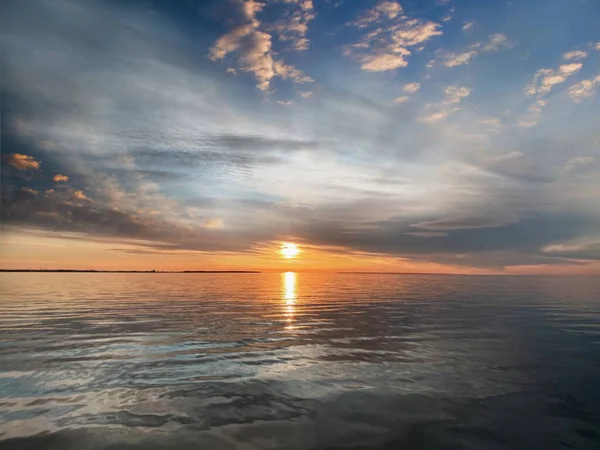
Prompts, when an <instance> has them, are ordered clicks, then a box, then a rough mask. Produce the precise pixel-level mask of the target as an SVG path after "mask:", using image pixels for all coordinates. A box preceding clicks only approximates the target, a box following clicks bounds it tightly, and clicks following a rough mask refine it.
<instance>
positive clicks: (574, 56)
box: [562, 50, 588, 61]
mask: <svg viewBox="0 0 600 450" xmlns="http://www.w3.org/2000/svg"><path fill="white" fill-rule="evenodd" d="M587 55H588V54H587V52H584V51H581V50H572V51H570V52H566V53H563V54H562V58H563V59H564V60H565V61H578V60H580V59H585V58H586V57H587Z"/></svg>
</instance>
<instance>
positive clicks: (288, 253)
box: [279, 242, 300, 259]
mask: <svg viewBox="0 0 600 450" xmlns="http://www.w3.org/2000/svg"><path fill="white" fill-rule="evenodd" d="M279 252H280V253H281V254H282V255H283V257H284V258H286V259H291V258H295V257H296V256H298V253H300V250H299V249H298V246H297V245H296V244H292V243H290V242H284V243H283V244H281V249H280V250H279Z"/></svg>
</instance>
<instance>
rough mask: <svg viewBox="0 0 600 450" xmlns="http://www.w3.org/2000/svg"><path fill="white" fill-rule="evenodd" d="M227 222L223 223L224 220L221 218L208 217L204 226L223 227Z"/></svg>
mask: <svg viewBox="0 0 600 450" xmlns="http://www.w3.org/2000/svg"><path fill="white" fill-rule="evenodd" d="M224 225H225V224H224V223H223V221H222V220H221V219H215V218H211V219H206V220H205V221H204V226H205V227H206V228H213V229H214V228H223V226H224Z"/></svg>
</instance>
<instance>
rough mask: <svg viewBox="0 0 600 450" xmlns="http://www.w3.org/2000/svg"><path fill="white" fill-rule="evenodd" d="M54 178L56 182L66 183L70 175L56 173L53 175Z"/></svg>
mask: <svg viewBox="0 0 600 450" xmlns="http://www.w3.org/2000/svg"><path fill="white" fill-rule="evenodd" d="M52 180H53V181H54V182H55V183H61V182H62V183H66V182H67V181H69V177H68V176H66V175H60V174H56V175H54V177H52Z"/></svg>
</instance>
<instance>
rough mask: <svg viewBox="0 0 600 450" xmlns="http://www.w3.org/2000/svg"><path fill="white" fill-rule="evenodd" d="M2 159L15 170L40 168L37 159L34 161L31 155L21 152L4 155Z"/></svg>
mask: <svg viewBox="0 0 600 450" xmlns="http://www.w3.org/2000/svg"><path fill="white" fill-rule="evenodd" d="M4 161H5V162H6V164H8V165H9V166H11V167H14V168H15V169H17V170H37V169H39V168H40V162H39V161H36V160H35V159H34V158H33V157H32V156H28V155H23V154H21V153H12V154H10V155H6V157H5V158H4Z"/></svg>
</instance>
